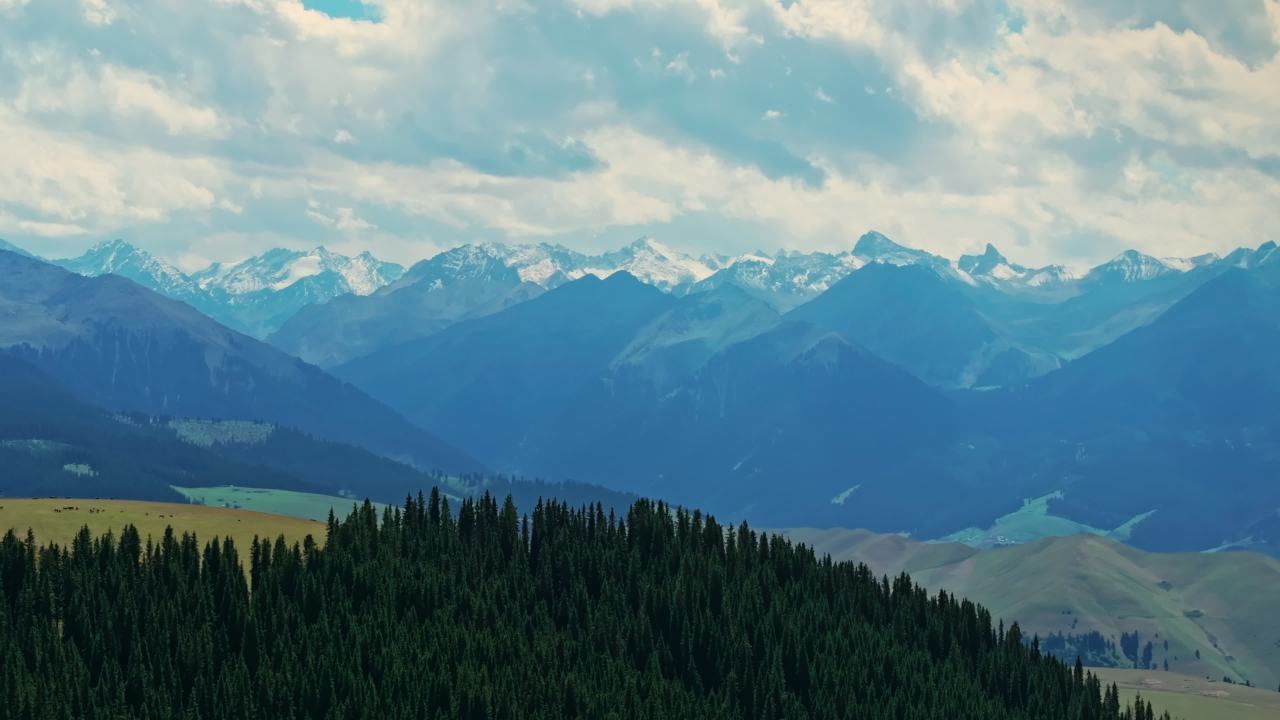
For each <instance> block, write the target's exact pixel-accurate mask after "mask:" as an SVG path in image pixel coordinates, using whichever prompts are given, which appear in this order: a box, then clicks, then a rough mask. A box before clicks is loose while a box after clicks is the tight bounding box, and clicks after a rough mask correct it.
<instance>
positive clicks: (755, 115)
mask: <svg viewBox="0 0 1280 720" xmlns="http://www.w3.org/2000/svg"><path fill="white" fill-rule="evenodd" d="M1121 6H1123V8H1122V9H1120V8H1121ZM1278 50H1280V0H1239V1H1236V0H1228V1H1226V2H1219V3H1212V4H1210V3H1205V2H1202V1H1200V0H1159V1H1157V0H1140V1H1138V2H1131V3H1123V4H1122V3H1113V2H1108V1H1105V0H1072V1H1064V0H1008V1H1004V0H997V1H988V0H921V1H920V2H912V3H902V2H897V1H895V0H538V1H536V2H534V1H530V0H469V1H462V0H447V1H441V0H369V1H368V2H357V1H356V0H305V2H299V1H298V0H221V1H219V2H208V1H201V2H177V1H176V0H132V1H130V2H119V1H117V0H0V137H3V138H4V139H5V141H6V144H7V145H8V147H7V148H6V150H7V152H6V153H5V155H6V157H5V159H4V160H3V161H2V162H0V237H4V238H7V239H9V240H11V241H14V242H16V243H18V244H20V245H23V246H25V247H28V248H29V249H31V250H33V251H36V252H39V253H41V254H45V255H50V256H61V255H70V254H75V253H78V252H79V251H81V250H82V249H83V248H84V247H86V246H88V245H90V244H92V243H94V242H97V241H99V240H102V239H104V238H109V237H123V238H125V239H127V240H130V241H133V242H135V243H137V244H139V245H141V246H143V247H146V248H147V249H150V250H152V251H153V252H156V253H158V254H161V255H165V256H167V257H170V258H171V259H173V260H175V261H176V262H178V263H179V264H180V265H182V266H183V267H186V268H189V269H190V268H195V267H199V266H201V265H202V264H204V263H206V262H208V261H211V260H230V259H236V258H240V257H244V256H246V255H249V254H252V253H255V252H260V251H262V250H264V249H266V248H268V247H273V246H287V247H311V246H315V245H317V244H321V243H323V244H326V245H329V246H330V247H333V248H336V249H339V250H343V251H358V250H363V249H369V250H372V251H373V252H375V253H376V254H379V255H381V256H384V257H387V258H389V259H394V260H398V261H402V262H409V261H413V260H416V259H419V258H421V257H425V256H428V255H430V254H433V253H434V252H437V251H438V250H440V249H442V248H447V247H451V246H453V245H457V244H460V243H463V242H470V241H475V240H505V241H513V242H533V241H551V242H562V243H565V244H568V245H571V246H573V247H576V248H579V249H583V250H600V249H604V248H611V247H615V246H618V245H621V244H624V243H626V242H628V241H630V240H632V239H634V238H635V237H637V236H639V235H641V234H649V235H653V236H655V237H658V238H660V239H661V240H663V241H664V242H665V243H667V244H669V245H672V246H675V247H679V248H682V249H685V250H688V251H691V252H723V253H737V252H746V251H752V250H755V249H757V248H759V249H764V250H775V249H779V248H790V249H801V250H810V249H821V250H837V249H843V248H846V247H849V246H850V245H851V244H852V242H853V241H854V239H856V238H857V236H858V235H860V234H861V233H862V232H864V231H866V230H867V229H870V228H875V229H878V230H881V231H883V232H885V233H887V234H889V235H890V236H892V237H894V238H895V239H898V240H899V241H901V242H904V243H906V244H910V245H914V246H917V247H923V248H927V249H930V250H933V251H935V252H939V253H942V254H946V255H949V256H956V255H959V254H961V253H964V252H973V251H978V250H980V249H981V248H982V247H983V246H984V245H985V244H986V243H987V242H993V243H995V244H996V245H997V246H999V247H1000V248H1001V249H1002V250H1004V251H1005V253H1006V254H1007V255H1009V256H1010V257H1011V258H1012V259H1014V260H1017V261H1020V262H1024V263H1027V264H1042V263H1049V262H1062V263H1067V264H1071V265H1077V266H1079V265H1085V264H1089V263H1093V262H1097V261H1100V260H1103V259H1105V258H1107V257H1110V256H1112V255H1114V254H1116V253H1118V252H1120V251H1121V250H1124V249H1126V248H1129V247H1134V248H1138V249H1140V250H1143V251H1145V252H1149V253H1152V254H1156V255H1191V254H1197V253H1200V252H1205V251H1223V250H1227V249H1230V248H1232V247H1235V246H1238V245H1257V244H1259V243H1261V242H1264V241H1266V240H1270V239H1276V238H1277V237H1278V236H1280V202H1277V199H1278V198H1280V120H1277V118H1280V93H1277V92H1276V91H1275V88H1276V87H1280V57H1278V56H1277V51H1278Z"/></svg>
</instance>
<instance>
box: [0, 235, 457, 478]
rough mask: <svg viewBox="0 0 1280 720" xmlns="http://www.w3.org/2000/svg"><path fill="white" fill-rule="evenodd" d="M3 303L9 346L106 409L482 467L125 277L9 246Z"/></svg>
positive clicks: (0, 288) (0, 266) (451, 466)
mask: <svg viewBox="0 0 1280 720" xmlns="http://www.w3.org/2000/svg"><path fill="white" fill-rule="evenodd" d="M0 312H3V313H4V315H5V317H6V322H4V323H3V324H0V348H4V349H7V352H8V353H10V354H12V355H15V356H18V357H22V358H25V359H27V360H29V361H30V362H31V363H33V364H34V365H37V366H38V367H40V368H41V370H43V371H44V372H46V373H48V374H49V375H51V376H53V377H55V378H56V379H58V380H59V381H61V382H62V383H64V384H65V385H66V386H67V387H68V389H70V390H71V391H72V392H73V393H75V394H77V395H78V396H80V397H83V398H85V399H86V400H89V401H91V402H93V403H95V404H99V405H102V406H104V407H107V408H112V409H118V410H134V411H141V412H146V413H150V414H156V415H171V416H172V415H181V416H197V417H214V418H231V419H253V420H265V421H269V422H274V423H279V424H283V425H286V426H291V427H297V428H300V429H302V430H305V431H307V432H310V433H313V434H315V435H317V436H319V437H322V438H325V439H330V440H337V441H342V442H349V443H352V444H356V445H361V446H364V447H367V448H369V449H371V450H373V451H375V452H378V453H380V454H384V455H388V456H392V457H396V458H398V459H402V460H405V461H411V462H413V463H414V464H416V465H419V466H422V467H426V468H433V469H442V470H450V471H464V470H473V469H478V468H479V467H480V465H479V464H478V463H477V462H475V461H474V460H472V459H470V458H469V457H468V456H467V455H465V454H464V453H462V452H460V451H458V450H456V449H454V448H453V447H451V446H449V445H447V444H445V443H443V442H441V441H439V440H437V439H436V438H434V437H432V436H431V435H430V434H428V433H426V432H424V431H422V430H420V429H419V428H416V427H414V426H413V425H411V424H410V423H408V422H407V421H406V420H404V418H402V417H401V416H399V415H398V414H396V413H395V412H394V411H392V410H390V409H389V408H387V407H386V406H384V405H381V404H380V403H378V402H376V401H374V400H372V399H370V398H369V397H368V396H366V395H365V394H363V393H362V392H360V391H359V390H357V389H355V388H353V387H351V386H349V385H346V384H344V383H342V382H339V381H338V380H336V379H334V378H333V377H331V376H329V375H327V374H325V373H324V372H323V371H321V370H319V369H318V368H315V367H314V366H311V365H307V364H306V363H303V362H301V361H299V360H296V359H294V358H291V357H289V356H288V355H285V354H284V353H282V352H280V351H278V350H276V349H274V348H272V347H270V346H268V345H266V344H264V343H261V342H258V341H256V340H254V339H252V338H249V337H247V336H244V335H241V334H239V333H236V332H234V331H232V330H228V329H227V328H225V327H222V326H220V325H218V324H217V323H215V322H214V321H212V320H210V319H208V318H207V317H205V316H203V315H201V314H200V313H199V312H197V311H196V310H194V309H192V308H191V307H189V306H187V305H184V304H182V303H179V302H176V301H173V300H170V299H167V298H164V297H161V296H160V295H158V294H156V293H154V292H151V291H149V290H146V289H145V288H142V287H141V286H139V285H137V284H135V283H133V282H131V281H129V280H126V279H124V278H121V277H118V276H114V275H107V276H102V277H97V278H90V277H84V276H80V275H76V274H73V273H70V272H67V271H65V270H62V269H60V268H57V267H54V266H53V265H49V264H46V263H42V262H38V261H34V260H30V259H27V258H23V257H20V256H18V255H15V254H13V253H5V252H0Z"/></svg>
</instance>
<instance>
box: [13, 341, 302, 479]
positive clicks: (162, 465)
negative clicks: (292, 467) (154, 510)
mask: <svg viewBox="0 0 1280 720" xmlns="http://www.w3.org/2000/svg"><path fill="white" fill-rule="evenodd" d="M0 468H3V470H0V495H3V496H10V497H13V496H46V495H59V496H74V497H103V496H110V497H119V498H143V499H151V500H174V501H178V500H181V496H179V495H178V494H177V493H175V492H173V490H171V489H170V485H182V484H191V483H200V482H219V481H221V482H231V481H236V482H240V483H242V484H245V485H259V484H263V485H266V486H270V487H281V488H295V489H312V488H313V487H314V486H311V485H309V484H307V483H306V482H303V481H300V480H299V479H298V478H296V477H293V476H290V475H288V474H286V473H283V472H278V471H274V470H269V469H267V468H263V467H254V466H252V465H248V464H245V463H240V462H236V461H234V460H229V459H225V458H221V457H218V456H217V455H215V454H213V453H210V452H208V451H207V450H204V449H201V448H198V447H195V446H193V445H191V444H189V443H186V442H182V441H181V440H179V439H178V438H177V437H176V436H174V435H173V434H172V433H170V432H167V431H164V430H162V429H156V428H153V427H151V426H149V425H147V424H143V423H140V422H139V421H138V419H135V418H129V417H125V416H115V415H111V414H109V413H108V412H106V411H104V410H102V409H100V408H98V407H95V406H93V405H90V404H88V403H85V402H83V401H81V400H80V399H78V398H76V397H75V396H74V395H73V394H72V393H71V392H69V391H68V390H67V389H66V388H64V387H62V386H61V385H60V384H59V383H58V382H57V381H55V380H54V379H53V378H51V377H49V376H48V375H46V374H44V373H42V372H40V371H39V370H37V369H36V368H35V367H33V366H32V365H30V364H29V363H26V362H24V361H22V360H19V359H17V358H14V357H10V356H8V355H5V354H3V353H0Z"/></svg>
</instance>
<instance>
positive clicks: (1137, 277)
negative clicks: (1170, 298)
mask: <svg viewBox="0 0 1280 720" xmlns="http://www.w3.org/2000/svg"><path fill="white" fill-rule="evenodd" d="M1172 272H1177V270H1175V269H1174V268H1172V267H1170V265H1169V264H1168V263H1167V262H1165V261H1163V260H1161V259H1159V258H1156V257H1152V256H1150V255H1147V254H1145V253H1141V252H1139V251H1137V250H1133V249H1130V250H1125V251H1124V252H1122V253H1120V254H1119V255H1117V256H1115V257H1114V258H1112V259H1111V260H1109V261H1107V262H1105V263H1103V264H1101V265H1099V266H1098V267H1096V268H1094V269H1092V270H1090V271H1089V274H1088V276H1087V277H1089V278H1092V279H1094V280H1095V281H1097V280H1113V281H1118V282H1140V281H1143V280H1151V279H1152V278H1157V277H1160V276H1161V275H1167V274H1169V273H1172Z"/></svg>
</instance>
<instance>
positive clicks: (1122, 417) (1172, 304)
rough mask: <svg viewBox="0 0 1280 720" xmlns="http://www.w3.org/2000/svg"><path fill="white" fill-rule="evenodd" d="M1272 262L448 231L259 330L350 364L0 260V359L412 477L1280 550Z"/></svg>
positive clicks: (914, 523)
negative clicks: (414, 471)
mask: <svg viewBox="0 0 1280 720" xmlns="http://www.w3.org/2000/svg"><path fill="white" fill-rule="evenodd" d="M117 250H123V248H117ZM99 254H100V255H102V256H103V257H115V258H116V259H115V260H113V261H112V263H111V264H110V266H111V267H114V268H118V270H119V272H121V273H126V274H128V273H132V274H135V275H138V276H139V277H149V278H151V280H149V281H148V282H150V283H151V284H152V285H157V286H162V287H165V288H168V289H167V291H166V294H169V295H173V296H175V297H177V296H179V295H180V293H181V292H184V290H182V288H187V289H188V290H190V289H191V288H195V289H194V290H192V291H191V292H195V293H201V292H203V293H209V292H215V291H216V292H220V293H226V294H228V295H230V294H231V293H232V292H233V291H239V292H241V295H242V296H251V295H255V294H264V293H266V294H280V293H286V292H288V291H289V289H290V288H293V287H296V286H298V284H299V283H301V282H305V281H306V280H308V279H310V278H313V277H318V275H316V274H307V273H309V272H310V270H302V271H296V272H295V271H283V270H280V271H274V274H273V273H272V272H267V270H266V269H267V268H279V267H282V266H283V265H287V263H284V262H283V261H281V262H274V261H268V260H265V259H263V260H260V261H255V262H250V263H241V264H238V265H237V266H235V267H234V268H221V267H219V268H215V269H212V270H210V271H208V272H206V273H197V274H196V275H193V276H185V277H187V279H188V280H190V283H186V284H184V283H183V282H180V281H181V277H180V274H179V275H174V274H173V273H170V272H169V271H168V269H167V266H165V265H164V264H163V263H162V262H160V261H157V260H155V259H154V258H150V260H151V262H146V260H147V258H144V257H141V256H138V255H136V254H132V255H130V256H129V257H130V258H131V260H130V262H123V261H122V260H123V259H124V256H122V255H119V254H117V255H115V256H112V255H111V253H99ZM126 254H127V253H126ZM322 255H323V253H319V251H317V253H316V257H317V258H319V257H321V256H322ZM285 256H286V255H280V257H281V258H283V257H285ZM270 257H275V254H273V253H268V254H267V255H264V256H263V258H270ZM5 261H6V262H8V263H10V264H11V268H17V267H19V266H18V265H14V263H22V262H25V263H27V264H28V265H27V266H22V267H27V268H28V270H30V268H32V267H36V266H40V267H42V268H48V266H41V265H40V264H39V263H37V262H36V261H34V260H31V259H28V258H21V257H19V256H17V255H14V254H9V255H7V257H6V258H5ZM325 262H328V263H330V264H332V263H335V262H336V260H333V259H332V258H330V259H329V260H327V261H325ZM375 264H376V263H374V262H373V261H371V260H369V261H367V262H365V263H364V264H363V265H361V267H365V268H369V267H373V266H374V265H375ZM1278 268H1280V254H1278V253H1277V252H1276V246H1275V245H1274V243H1266V244H1264V245H1262V246H1260V247H1258V248H1256V249H1241V250H1238V251H1236V252H1233V253H1230V254H1228V255H1226V256H1223V257H1218V256H1208V255H1206V256H1200V257H1196V258H1190V259H1171V258H1154V257H1150V256H1146V255H1142V254H1139V253H1136V252H1127V253H1123V254H1121V255H1120V256H1118V257H1117V258H1115V259H1114V260H1112V261H1109V262H1108V263H1104V264H1103V265H1100V266H1098V267H1096V268H1094V269H1092V270H1090V271H1088V272H1085V273H1080V274H1078V275H1076V274H1072V273H1071V272H1069V271H1067V270H1066V269H1064V268H1060V267H1054V266H1050V267H1045V268H1027V267H1024V266H1021V265H1018V264H1016V263H1014V262H1011V261H1009V260H1008V259H1007V258H1005V257H1004V256H1003V255H1002V254H1001V253H1000V252H999V251H998V250H997V249H996V248H994V247H991V246H988V247H987V248H986V249H985V250H984V251H983V252H982V253H980V254H975V255H967V256H963V257H961V258H959V259H958V260H956V261H950V260H947V259H944V258H941V257H938V256H936V255H932V254H930V253H927V252H924V251H921V250H916V249H912V248H907V247H904V246H902V245H899V244H897V243H894V242H893V241H892V240H890V239H889V238H887V237H885V236H884V235H881V234H879V233H867V234H865V235H864V236H862V237H861V238H859V240H858V241H857V243H856V244H855V245H854V246H853V247H852V248H851V249H850V250H848V251H847V252H842V253H827V254H823V253H811V254H800V253H778V254H776V255H773V256H769V255H766V254H764V253H755V254H751V255H749V256H742V257H739V258H723V257H710V256H707V257H702V258H694V257H692V256H689V255H685V254H682V253H679V252H677V251H675V250H672V249H670V248H667V247H665V246H663V245H661V244H659V243H657V242H655V241H653V240H651V239H642V240H640V241H637V242H636V243H633V244H632V245H630V246H628V247H627V248H623V249H622V250H619V251H616V252H613V253H606V254H603V255H597V256H589V255H585V254H582V253H577V252H575V251H572V250H568V249H565V248H562V247H559V246H554V245H545V244H544V245H528V246H503V245H464V246H460V247H458V248H454V249H452V250H449V251H446V252H444V253H441V254H439V255H437V256H434V257H432V258H430V259H428V260H425V261H423V262H420V263H418V264H416V265H414V266H413V267H411V268H409V269H408V270H405V271H404V272H403V274H401V275H399V276H398V277H397V278H395V279H390V277H389V276H388V275H384V276H380V278H381V279H380V280H377V281H370V282H369V283H367V284H364V285H360V286H359V291H360V292H361V293H366V294H357V293H356V292H346V293H344V294H341V295H337V296H335V297H332V298H330V299H329V300H327V301H325V302H312V303H308V304H304V305H302V307H301V309H300V310H298V311H297V312H296V313H294V314H293V315H292V316H291V317H290V318H288V319H287V320H284V321H283V322H282V323H281V325H280V327H279V329H278V330H276V331H275V332H273V333H271V334H270V335H269V341H270V342H271V343H272V344H273V345H275V346H276V348H279V349H280V350H284V351H285V352H287V353H290V354H293V355H296V356H300V357H301V358H303V360H305V361H310V362H315V363H318V364H321V365H323V366H325V367H327V368H329V369H330V370H331V372H332V373H334V374H335V375H336V376H338V377H340V378H342V379H343V380H345V381H347V382H349V383H351V385H344V384H343V383H342V382H341V381H338V380H335V379H334V378H333V377H331V376H330V375H329V374H327V373H326V372H325V371H323V370H320V369H319V368H316V367H313V366H311V365H309V364H307V363H306V362H299V361H298V360H295V359H292V358H290V357H289V356H288V355H286V354H285V352H280V351H279V350H277V349H273V348H271V347H269V346H267V345H265V344H263V343H260V342H257V341H254V340H252V339H251V338H248V337H246V336H244V335H240V334H238V333H234V332H232V331H230V330H227V329H226V328H220V327H219V326H218V325H217V324H216V323H213V322H212V321H210V320H208V319H207V318H204V317H202V316H201V315H200V313H198V312H195V310H192V309H191V308H193V307H194V308H199V305H198V303H197V302H196V301H194V300H192V301H189V302H188V304H189V305H190V306H191V307H187V306H186V305H183V304H180V303H172V302H168V301H164V300H162V299H161V298H160V297H158V296H157V295H156V294H155V293H148V292H144V291H142V290H141V288H138V287H137V285H134V284H133V283H127V282H125V281H123V280H122V279H120V278H113V277H98V278H94V279H92V282H90V279H88V278H80V279H79V280H78V281H76V280H73V278H75V277H76V276H74V275H69V274H66V273H63V274H62V275H60V276H58V277H57V278H51V277H46V278H45V279H44V280H42V281H40V282H36V283H35V285H36V286H39V285H41V284H42V283H43V284H45V285H47V286H48V287H47V288H45V289H44V290H40V291H38V292H37V291H33V290H32V288H31V287H29V285H31V283H30V282H28V281H26V280H24V278H25V275H24V273H15V272H6V273H4V275H3V278H2V279H3V284H4V285H5V287H6V290H5V292H6V293H7V295H6V294H0V299H3V301H5V302H9V303H11V304H14V307H16V308H18V310H16V311H11V313H10V316H11V317H12V318H16V319H17V320H15V321H11V322H10V323H9V324H8V325H7V326H6V329H7V330H8V332H9V335H11V337H9V338H8V340H6V341H5V342H4V343H2V344H4V345H8V346H10V347H11V348H14V349H13V350H12V354H14V355H16V356H18V357H21V358H24V359H26V360H27V361H29V362H32V363H34V364H36V365H38V366H39V367H40V368H41V369H42V370H44V371H46V372H49V373H51V374H52V375H54V376H55V377H56V378H57V379H58V380H59V381H61V382H63V383H65V384H66V385H67V386H68V387H69V388H71V389H72V390H73V391H74V392H75V393H77V394H79V395H83V396H84V397H86V398H89V399H90V400H91V401H92V402H94V403H96V404H99V405H102V406H104V407H108V408H112V409H127V410H139V411H143V412H148V413H154V414H162V415H197V416H207V417H222V418H237V419H255V420H257V419H266V420H271V421H273V422H277V423H280V424H283V425H287V426H294V427H298V428H300V429H302V430H304V431H307V432H310V433H313V434H316V435H317V436H320V437H323V438H326V439H332V440H339V441H343V442H350V443H354V444H358V445H361V446H363V447H366V448H369V449H371V450H373V451H375V452H378V453H381V454H383V455H390V456H392V457H396V458H399V459H402V460H410V461H412V462H414V463H415V464H417V465H419V466H421V467H435V466H438V465H444V464H453V465H454V466H458V467H470V468H479V467H486V468H489V469H494V470H498V471H501V472H506V473H512V474H519V475H530V476H542V477H546V478H549V479H555V480H561V479H572V480H577V481H582V482H595V483H601V484H608V485H610V486H612V487H614V488H617V489H620V490H624V491H628V492H636V493H644V494H650V495H656V496H661V497H665V498H669V499H672V500H675V501H678V502H685V503H689V504H691V505H698V506H702V507H707V508H711V509H714V510H717V511H719V512H721V513H724V514H729V515H734V516H742V517H747V518H750V519H752V520H753V521H757V522H762V523H766V524H771V525H796V524H815V523H817V524H830V525H833V526H845V527H850V526H865V527H869V528H872V529H875V530H880V531H892V532H905V533H910V534H911V535H912V536H913V537H919V538H938V537H944V536H949V535H952V534H955V533H958V532H961V531H966V529H971V530H973V531H974V532H975V533H978V534H984V536H996V535H998V534H999V530H998V528H999V527H1000V523H1001V522H1002V520H1001V518H1004V517H1006V516H1009V515H1014V514H1017V513H1018V512H1020V511H1019V508H1020V507H1023V506H1024V500H1026V499H1028V498H1045V500H1044V501H1043V502H1042V503H1039V504H1037V505H1036V507H1039V508H1041V514H1040V516H1037V517H1035V518H1032V519H1031V520H1030V522H1032V523H1033V524H1035V523H1048V524H1054V523H1057V524H1062V523H1067V524H1072V526H1073V527H1087V528H1103V529H1110V528H1125V532H1126V537H1127V538H1128V540H1129V541H1130V542H1133V543H1134V544H1136V545H1138V546H1140V547H1144V548H1148V549H1158V550H1198V549H1209V548H1218V547H1228V548H1238V547H1254V548H1258V549H1262V550H1264V551H1271V552H1275V551H1276V550H1275V548H1276V542H1277V540H1280V537H1277V531H1278V528H1277V525H1278V523H1277V522H1276V520H1275V518H1276V517H1278V515H1277V512H1280V489H1277V488H1276V487H1274V482H1273V481H1272V478H1273V477H1274V472H1273V469H1274V467H1275V463H1276V462H1277V458H1278V457H1280V437H1278V434H1277V433H1278V428H1277V427H1276V426H1277V417H1276V414H1275V413H1274V412H1273V411H1272V410H1271V408H1273V407H1275V406H1276V405H1277V401H1278V400H1280V391H1278V390H1277V387H1278V382H1280V381H1278V373H1277V372H1276V370H1275V369H1274V368H1276V367H1280V341H1278V340H1277V335H1278V333H1277V327H1276V318H1277V317H1280V312H1277V310H1280V304H1278V300H1277V298H1278V297H1280V289H1278V288H1280V283H1277V281H1276V275H1277V272H1278ZM77 269H80V270H83V271H84V272H86V273H88V274H96V271H89V270H86V269H85V268H84V267H78V268H77ZM48 272H49V271H48V270H47V269H42V270H41V271H40V272H39V273H37V272H35V271H30V273H29V274H36V275H41V274H44V275H47V273H48ZM334 272H336V271H334ZM320 274H323V273H320ZM296 276H300V278H301V279H298V278H297V277H296ZM166 278H168V279H169V280H173V282H168V281H167V280H165V279H166ZM384 281H385V284H382V285H381V286H380V287H377V288H374V286H375V285H377V284H378V283H379V282H384ZM346 282H347V286H348V287H350V288H351V289H353V290H354V289H356V288H355V286H354V285H353V284H352V282H350V281H346ZM33 293H34V294H33ZM209 314H210V316H212V313H211V312H210V313H209ZM175 325H176V327H174V326H175ZM0 340H4V338H0ZM353 386H354V387H353ZM356 387H358V388H360V390H356V389H355V388H356ZM248 388H253V391H252V392H249V391H248ZM366 393H367V395H366ZM232 398H234V400H232ZM343 403H352V404H353V407H354V408H358V410H347V409H344V410H343V411H341V412H338V413H334V412H333V411H332V408H335V407H337V408H345V407H346V406H345V405H344V404H343ZM268 413H270V416H268ZM339 416H340V417H339ZM416 433H422V434H423V435H422V436H419V435H416ZM419 437H425V438H432V439H431V440H429V441H428V440H421V441H419V440H417V439H414V438H419ZM434 438H439V440H435V439H434ZM446 448H448V449H446ZM452 448H462V449H463V450H462V451H457V450H452ZM415 451H416V452H421V453H422V456H421V457H410V456H409V454H408V453H410V452H415ZM471 457H474V458H476V459H475V460H470V459H469V458H471ZM440 458H449V459H450V460H449V461H448V463H445V462H442V461H441V460H440ZM433 463H434V464H433ZM921 498H929V500H930V501H929V502H927V503H924V502H922V500H921Z"/></svg>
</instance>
